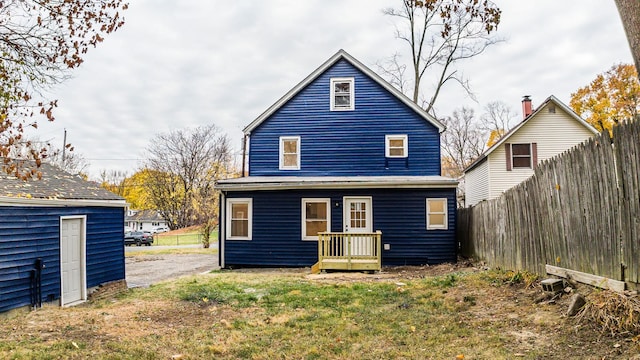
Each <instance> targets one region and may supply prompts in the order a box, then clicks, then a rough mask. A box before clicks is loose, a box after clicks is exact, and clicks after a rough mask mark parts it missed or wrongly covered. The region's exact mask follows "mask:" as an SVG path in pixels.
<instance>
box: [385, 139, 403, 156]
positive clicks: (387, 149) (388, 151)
mask: <svg viewBox="0 0 640 360" xmlns="http://www.w3.org/2000/svg"><path fill="white" fill-rule="evenodd" d="M399 139H402V140H403V147H402V151H403V152H404V155H402V156H398V155H391V140H399ZM384 156H385V157H388V158H406V157H408V156H409V136H408V135H405V134H402V135H385V136H384Z"/></svg>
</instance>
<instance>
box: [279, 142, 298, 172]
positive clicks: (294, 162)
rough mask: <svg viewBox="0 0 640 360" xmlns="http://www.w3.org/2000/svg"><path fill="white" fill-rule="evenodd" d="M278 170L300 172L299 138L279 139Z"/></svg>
mask: <svg viewBox="0 0 640 360" xmlns="http://www.w3.org/2000/svg"><path fill="white" fill-rule="evenodd" d="M280 170H300V137H299V136H282V137H280Z"/></svg>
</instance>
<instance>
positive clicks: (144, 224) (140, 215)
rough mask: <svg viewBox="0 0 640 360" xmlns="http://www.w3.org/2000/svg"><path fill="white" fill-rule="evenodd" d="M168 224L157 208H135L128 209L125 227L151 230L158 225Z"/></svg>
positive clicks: (134, 229)
mask: <svg viewBox="0 0 640 360" xmlns="http://www.w3.org/2000/svg"><path fill="white" fill-rule="evenodd" d="M161 226H168V225H167V222H166V221H165V220H164V219H163V218H162V216H160V213H159V212H158V211H157V210H133V209H129V211H127V216H126V217H125V227H127V228H129V229H130V230H133V231H136V230H137V231H151V230H153V229H155V228H157V227H161Z"/></svg>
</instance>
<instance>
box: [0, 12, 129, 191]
mask: <svg viewBox="0 0 640 360" xmlns="http://www.w3.org/2000/svg"><path fill="white" fill-rule="evenodd" d="M127 7H128V4H127V3H126V2H124V1H122V0H101V1H86V0H7V1H0V53H1V54H2V56H0V157H2V158H3V161H2V163H1V164H0V168H1V169H2V170H4V171H5V172H7V173H13V174H15V175H16V176H19V177H22V178H24V179H27V178H30V177H32V176H37V175H38V171H37V169H36V168H32V167H30V166H27V165H24V164H23V162H22V161H20V160H24V159H29V160H34V161H33V162H29V163H34V164H36V167H37V166H39V164H40V163H41V162H42V159H43V158H44V157H46V155H47V149H46V148H45V147H38V146H37V145H36V144H33V143H29V146H30V148H29V151H28V152H26V153H24V154H22V155H21V157H20V158H19V159H15V158H10V157H9V156H8V155H9V153H10V151H11V149H12V148H13V147H15V146H19V144H20V143H21V142H22V139H23V134H24V131H25V128H26V127H34V128H36V127H37V121H38V119H39V118H40V119H46V120H48V121H53V120H54V116H53V110H54V108H55V107H56V106H57V100H45V99H44V96H43V95H42V92H43V90H46V89H48V88H49V87H50V86H52V85H54V84H57V83H59V82H61V81H63V80H65V79H67V78H68V77H69V75H70V71H71V70H72V69H74V68H76V67H78V66H79V65H80V64H81V63H82V62H83V57H84V54H85V53H86V52H87V51H88V50H89V48H91V47H95V46H96V45H97V44H98V43H100V42H102V41H103V39H104V36H105V35H106V34H109V33H111V32H113V31H116V30H117V29H118V28H120V27H121V26H122V25H123V24H124V18H123V17H122V16H121V12H122V11H124V10H126V9H127ZM21 164H23V165H22V166H21Z"/></svg>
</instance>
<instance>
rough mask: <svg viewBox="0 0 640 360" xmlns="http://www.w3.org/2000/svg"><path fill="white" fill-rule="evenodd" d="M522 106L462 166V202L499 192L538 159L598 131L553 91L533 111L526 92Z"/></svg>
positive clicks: (474, 201)
mask: <svg viewBox="0 0 640 360" xmlns="http://www.w3.org/2000/svg"><path fill="white" fill-rule="evenodd" d="M522 109H523V117H524V120H522V122H520V123H519V124H518V125H516V126H515V127H514V128H513V129H511V130H510V131H509V132H508V133H507V134H505V135H504V136H503V137H502V138H500V139H499V140H498V142H496V143H495V144H494V145H493V146H491V147H490V148H489V149H487V150H486V151H485V152H484V153H483V154H482V155H481V156H480V157H479V158H478V159H477V160H476V161H474V162H473V163H472V164H471V165H469V167H467V168H466V169H465V170H464V182H465V206H472V205H475V204H477V203H478V202H480V201H482V200H489V199H494V198H496V197H498V196H500V195H501V194H502V193H503V192H504V191H506V190H508V189H510V188H512V187H513V186H515V185H517V184H519V183H520V182H522V181H523V180H525V179H527V178H529V177H530V176H531V175H533V171H534V169H535V167H536V166H537V164H538V163H540V162H541V161H543V160H547V159H549V158H551V157H554V156H556V155H558V154H560V153H562V152H564V151H566V150H568V149H570V148H572V147H574V146H575V145H577V144H579V143H581V142H583V141H585V140H586V139H588V138H590V137H591V136H593V135H595V134H597V133H598V131H597V130H596V129H595V128H594V127H593V126H591V125H589V124H588V123H587V122H586V121H585V120H584V119H582V118H581V117H580V116H578V115H577V114H576V113H575V112H573V110H571V109H570V108H569V107H568V106H566V105H565V104H564V103H562V102H561V101H560V100H558V99H557V98H556V97H555V96H553V95H552V96H550V97H549V98H547V99H546V100H545V101H544V102H543V103H542V104H541V105H540V106H539V107H538V108H537V109H535V111H533V110H532V105H531V99H530V98H529V97H528V96H525V98H524V100H523V101H522Z"/></svg>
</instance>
